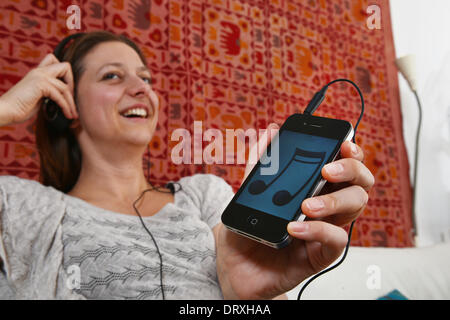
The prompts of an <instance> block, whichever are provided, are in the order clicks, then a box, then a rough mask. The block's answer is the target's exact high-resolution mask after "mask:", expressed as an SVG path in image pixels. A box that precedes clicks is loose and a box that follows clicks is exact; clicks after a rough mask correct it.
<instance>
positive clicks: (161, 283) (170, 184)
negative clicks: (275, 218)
mask: <svg viewBox="0 0 450 320" xmlns="http://www.w3.org/2000/svg"><path fill="white" fill-rule="evenodd" d="M147 151H148V153H147V154H148V157H147V179H150V176H149V168H150V148H148V149H147ZM173 184H178V186H179V188H178V190H175V188H174V187H173ZM150 185H151V184H150ZM160 188H161V187H159V186H157V187H153V186H152V188H149V189H146V190H144V191H143V192H142V193H141V195H140V196H139V198H137V199H136V200H135V201H134V202H133V208H134V211H136V214H137V215H138V217H139V220H140V221H141V224H142V226H143V227H144V229H145V231H147V233H148V234H149V235H150V237H151V238H152V241H153V244H154V245H155V248H156V252H157V253H158V257H159V285H160V288H161V296H162V299H163V300H165V299H166V296H165V294H164V285H163V259H162V254H161V251H160V250H159V247H158V244H157V243H156V240H155V237H154V236H153V234H152V233H151V231H150V230H149V229H148V228H147V226H146V225H145V222H144V220H143V219H142V216H141V214H140V213H139V211H138V209H137V208H136V203H137V202H138V201H139V200H140V199H141V198H142V196H143V195H144V193H146V192H147V191H152V190H156V191H158V192H162V193H172V194H175V192H178V191H180V190H182V189H183V188H182V187H181V184H179V183H178V182H170V183H168V184H166V188H168V189H169V190H170V191H162V190H159V189H160Z"/></svg>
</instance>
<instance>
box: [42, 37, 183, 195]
mask: <svg viewBox="0 0 450 320" xmlns="http://www.w3.org/2000/svg"><path fill="white" fill-rule="evenodd" d="M84 34H86V33H85V32H78V33H74V34H71V35H69V36H67V37H65V38H64V39H62V40H61V42H60V43H58V45H57V46H56V47H55V50H54V51H53V54H54V55H55V57H56V58H57V59H58V61H61V60H62V58H63V56H64V49H65V48H66V46H67V44H68V43H69V42H70V41H72V40H74V39H76V38H79V37H81V36H82V35H84ZM43 108H44V118H45V120H46V121H47V122H48V124H49V127H51V128H52V130H53V131H54V132H55V133H57V134H62V133H64V132H65V131H66V130H67V129H68V128H69V126H70V124H71V122H72V119H67V118H66V116H65V115H64V113H63V112H62V110H61V108H60V107H59V106H58V104H57V103H56V102H55V101H53V100H51V99H49V98H45V100H44V104H43ZM175 184H177V185H178V189H176V188H175ZM164 187H165V188H167V189H169V190H170V193H172V194H174V193H175V192H177V191H180V190H181V185H180V184H179V183H178V182H168V183H167V184H166V185H165V186H164ZM155 189H156V190H157V191H160V192H164V191H161V190H158V189H159V187H156V188H155Z"/></svg>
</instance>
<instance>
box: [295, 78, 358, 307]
mask: <svg viewBox="0 0 450 320" xmlns="http://www.w3.org/2000/svg"><path fill="white" fill-rule="evenodd" d="M336 82H348V83H350V84H352V85H353V87H355V89H356V90H357V91H358V94H359V97H360V99H361V113H360V115H359V118H358V121H357V122H356V125H355V128H354V129H353V138H352V141H353V143H355V137H356V129H357V128H358V125H359V123H360V121H361V119H362V117H363V115H364V97H363V95H362V92H361V90H360V89H359V87H358V86H357V85H356V83H354V82H353V81H351V80H348V79H336V80H333V81H331V82H329V83H328V84H326V85H325V86H324V87H323V88H322V89H321V90H320V91H318V92H317V93H316V94H315V95H314V97H313V98H312V99H311V101H310V102H309V103H308V106H307V107H306V109H305V111H304V112H303V113H305V114H309V115H312V114H313V113H314V111H316V109H317V108H318V107H319V105H320V104H321V103H322V101H323V100H324V98H325V93H326V91H327V90H328V87H329V86H330V85H332V84H333V83H336ZM355 221H356V219H355V220H353V221H352V223H351V224H350V229H349V231H348V240H347V245H346V246H345V250H344V255H343V256H342V258H341V260H339V261H338V262H337V263H336V264H335V265H333V266H331V267H329V268H327V269H324V270H322V271H321V272H319V273H317V274H315V275H314V276H313V277H311V278H310V279H309V280H308V281H307V282H306V283H305V284H304V285H303V287H302V288H301V290H300V292H299V293H298V296H297V300H300V298H301V296H302V293H303V291H305V289H306V287H307V286H308V285H309V284H310V283H311V282H313V281H314V280H315V279H317V278H318V277H320V276H321V275H323V274H325V273H327V272H329V271H331V270H333V269H335V268H337V267H338V266H339V265H340V264H341V263H342V262H344V260H345V257H346V256H347V253H348V249H349V247H350V240H351V238H352V232H353V226H354V224H355Z"/></svg>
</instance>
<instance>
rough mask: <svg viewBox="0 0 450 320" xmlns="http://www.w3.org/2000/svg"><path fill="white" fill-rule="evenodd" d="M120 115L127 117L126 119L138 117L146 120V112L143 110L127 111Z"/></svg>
mask: <svg viewBox="0 0 450 320" xmlns="http://www.w3.org/2000/svg"><path fill="white" fill-rule="evenodd" d="M120 115H122V116H124V117H127V118H133V117H139V118H147V116H148V115H147V110H145V109H143V108H133V109H129V110H127V111H125V112H123V113H121V114H120Z"/></svg>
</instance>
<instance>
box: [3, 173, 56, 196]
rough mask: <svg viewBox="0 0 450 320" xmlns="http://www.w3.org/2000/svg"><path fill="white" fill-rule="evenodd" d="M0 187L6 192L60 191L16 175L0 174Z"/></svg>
mask: <svg viewBox="0 0 450 320" xmlns="http://www.w3.org/2000/svg"><path fill="white" fill-rule="evenodd" d="M0 188H1V189H2V191H4V192H5V191H6V192H7V193H16V192H20V193H23V192H25V191H35V192H50V193H55V192H56V193H62V192H61V191H59V190H56V189H55V188H53V187H50V186H44V185H43V184H41V183H40V182H38V181H36V180H31V179H25V178H19V177H16V176H0Z"/></svg>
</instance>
